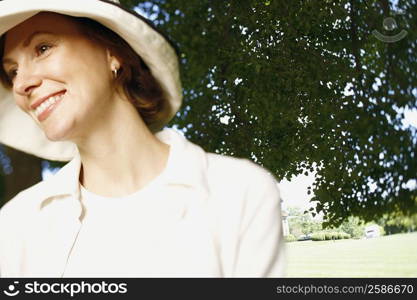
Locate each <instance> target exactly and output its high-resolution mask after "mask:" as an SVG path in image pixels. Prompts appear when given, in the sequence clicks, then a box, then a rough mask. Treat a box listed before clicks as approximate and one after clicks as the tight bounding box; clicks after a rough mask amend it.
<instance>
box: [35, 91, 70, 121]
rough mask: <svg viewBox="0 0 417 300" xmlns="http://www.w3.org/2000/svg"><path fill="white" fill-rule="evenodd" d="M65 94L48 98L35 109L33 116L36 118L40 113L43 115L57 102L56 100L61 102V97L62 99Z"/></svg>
mask: <svg viewBox="0 0 417 300" xmlns="http://www.w3.org/2000/svg"><path fill="white" fill-rule="evenodd" d="M64 95H65V94H61V95H59V96H53V97H50V98H49V99H48V100H46V101H44V102H43V103H42V104H41V105H39V106H38V107H37V108H36V109H35V115H36V116H37V117H38V116H39V115H40V114H41V113H43V112H44V111H45V110H46V109H47V108H48V107H49V106H51V105H52V104H54V103H55V102H57V101H58V100H61V99H62V97H64Z"/></svg>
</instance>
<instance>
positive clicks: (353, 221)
mask: <svg viewBox="0 0 417 300" xmlns="http://www.w3.org/2000/svg"><path fill="white" fill-rule="evenodd" d="M339 229H340V230H342V231H343V232H346V233H348V234H350V236H351V237H352V238H361V237H363V235H364V229H365V224H364V222H362V221H361V220H360V219H359V218H358V217H349V218H347V219H346V220H345V221H344V222H343V223H342V224H341V225H340V226H339Z"/></svg>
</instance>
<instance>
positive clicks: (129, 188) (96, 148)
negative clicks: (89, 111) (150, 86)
mask: <svg viewBox="0 0 417 300" xmlns="http://www.w3.org/2000/svg"><path fill="white" fill-rule="evenodd" d="M120 116H122V117H120ZM98 121H99V122H101V124H100V126H94V128H96V129H95V130H94V131H91V132H89V131H88V130H87V131H86V132H84V134H83V137H82V138H81V139H79V140H78V141H77V142H76V143H77V145H78V149H79V151H80V155H81V162H82V169H81V173H80V183H81V184H82V185H83V186H84V187H85V188H86V189H88V190H89V191H91V192H93V193H95V194H98V195H102V196H107V197H120V196H125V195H128V194H131V193H133V192H135V191H137V190H139V189H141V188H142V187H144V186H145V185H147V184H148V183H149V182H150V181H152V180H153V179H154V178H155V177H157V176H158V175H159V174H160V173H161V172H162V171H163V170H164V168H165V166H166V163H167V160H168V155H169V146H168V145H167V144H164V143H163V142H161V141H159V140H158V139H157V138H156V137H155V136H154V135H153V134H152V133H151V132H150V131H149V129H148V128H147V126H146V125H145V123H144V122H143V121H142V119H141V118H140V117H139V114H138V112H137V111H136V109H135V108H134V107H133V106H132V105H131V104H130V103H126V102H124V103H123V102H121V103H120V102H119V105H116V106H115V107H114V108H112V113H111V114H110V116H109V118H108V119H106V120H98Z"/></svg>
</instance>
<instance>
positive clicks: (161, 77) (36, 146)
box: [0, 0, 182, 161]
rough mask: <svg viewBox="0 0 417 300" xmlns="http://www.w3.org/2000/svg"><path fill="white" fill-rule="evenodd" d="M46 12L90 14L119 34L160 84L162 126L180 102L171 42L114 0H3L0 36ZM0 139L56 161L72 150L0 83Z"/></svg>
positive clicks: (66, 156) (22, 149)
mask: <svg viewBox="0 0 417 300" xmlns="http://www.w3.org/2000/svg"><path fill="white" fill-rule="evenodd" d="M42 11H48V12H55V13H60V14H64V15H69V16H74V17H86V18H90V19H93V20H95V21H97V22H99V23H101V24H102V25H104V26H106V27H107V28H109V29H111V30H112V31H114V32H115V33H117V34H118V35H119V36H120V37H121V38H123V39H124V40H125V41H126V42H127V43H128V44H129V45H130V46H131V47H132V48H133V50H135V51H136V53H137V54H138V55H139V56H140V57H141V58H142V59H143V61H144V62H145V63H146V65H147V66H148V67H149V69H150V71H151V73H152V75H153V76H154V77H155V79H156V80H157V81H158V83H159V84H160V86H161V87H162V89H163V91H164V93H165V97H166V99H167V102H168V103H167V105H164V107H165V108H164V109H166V111H165V113H164V114H162V115H165V116H167V117H166V118H165V119H163V120H161V122H160V124H157V126H158V127H160V128H162V127H163V126H164V125H165V124H166V123H168V122H169V120H171V119H172V117H173V116H174V115H175V113H176V112H177V111H178V109H179V107H180V106H181V102H182V89H181V82H180V75H179V60H178V55H177V53H176V51H175V48H174V47H173V45H172V44H171V43H170V41H169V40H168V39H167V38H166V37H165V36H163V35H162V34H161V33H160V32H159V31H158V30H156V29H155V28H154V27H153V26H152V25H151V24H150V23H149V21H148V20H146V19H144V18H143V17H142V16H140V15H138V14H137V13H135V12H133V11H129V10H126V9H125V8H123V7H121V6H120V5H119V2H118V1H117V0H114V1H104V0H29V1H28V0H2V1H0V36H1V35H3V34H4V33H5V32H7V31H8V30H10V29H11V28H13V27H15V26H16V25H18V24H20V23H22V22H23V21H25V20H27V19H28V18H30V17H32V16H34V15H36V14H37V13H39V12H42ZM0 143H2V144H4V145H7V146H9V147H12V148H15V149H18V150H20V151H23V152H26V153H29V154H32V155H35V156H38V157H41V158H45V159H49V160H56V161H68V160H71V158H72V157H74V155H75V153H76V151H77V149H76V146H75V144H73V143H71V142H51V141H49V140H48V139H47V138H46V136H45V134H44V133H43V131H42V130H41V129H40V127H39V126H38V125H37V124H36V122H35V121H34V120H33V119H32V118H31V117H30V116H29V115H28V114H26V113H25V112H23V111H22V110H21V109H20V108H19V107H18V106H17V105H16V104H15V101H14V98H13V96H12V93H11V91H10V90H7V89H5V88H4V87H3V86H2V85H1V84H0Z"/></svg>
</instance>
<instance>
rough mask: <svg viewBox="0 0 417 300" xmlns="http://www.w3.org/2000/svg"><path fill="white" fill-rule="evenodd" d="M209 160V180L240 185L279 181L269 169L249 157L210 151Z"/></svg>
mask: <svg viewBox="0 0 417 300" xmlns="http://www.w3.org/2000/svg"><path fill="white" fill-rule="evenodd" d="M207 161H208V174H209V181H213V180H214V181H216V182H219V183H224V184H228V185H230V184H238V185H239V186H240V187H243V186H244V185H248V184H250V185H259V184H261V185H262V183H274V184H276V183H277V182H276V180H275V178H274V177H273V176H272V174H271V173H270V172H269V171H267V170H266V169H265V168H263V167H261V166H259V165H257V164H255V163H254V162H252V161H250V160H248V159H244V158H235V157H230V156H224V155H218V154H213V153H208V154H207Z"/></svg>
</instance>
